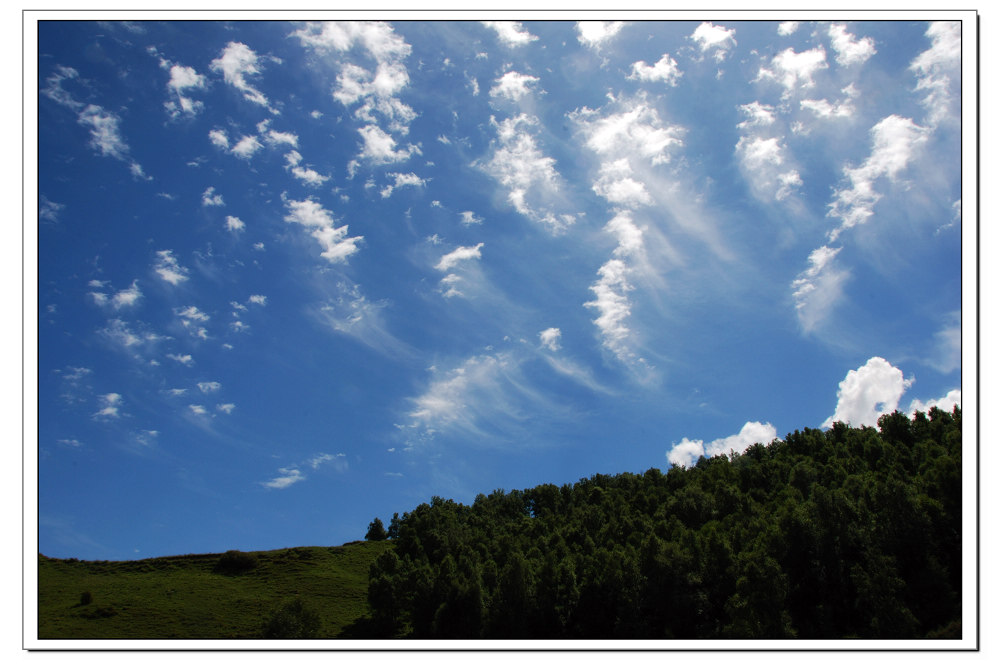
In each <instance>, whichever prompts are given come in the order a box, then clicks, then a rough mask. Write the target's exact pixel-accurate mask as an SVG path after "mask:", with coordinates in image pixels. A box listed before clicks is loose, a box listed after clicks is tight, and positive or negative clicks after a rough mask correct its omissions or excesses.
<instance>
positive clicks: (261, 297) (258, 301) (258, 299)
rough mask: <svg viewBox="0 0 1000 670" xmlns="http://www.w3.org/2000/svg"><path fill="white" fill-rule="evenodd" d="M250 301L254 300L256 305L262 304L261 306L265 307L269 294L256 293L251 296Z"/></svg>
mask: <svg viewBox="0 0 1000 670" xmlns="http://www.w3.org/2000/svg"><path fill="white" fill-rule="evenodd" d="M250 302H252V303H253V304H255V305H260V306H261V307H263V306H264V305H266V304H267V296H266V295H257V294H254V295H252V296H250Z"/></svg>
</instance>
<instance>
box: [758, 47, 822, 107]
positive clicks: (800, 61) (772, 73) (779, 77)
mask: <svg viewBox="0 0 1000 670" xmlns="http://www.w3.org/2000/svg"><path fill="white" fill-rule="evenodd" d="M827 67H829V66H828V65H827V63H826V51H825V50H824V49H823V47H816V48H815V49H810V50H808V51H803V52H801V53H796V52H795V50H794V49H792V48H791V47H789V48H787V49H785V50H784V51H782V52H781V53H780V54H778V55H777V56H775V57H774V58H772V59H771V67H770V68H765V67H761V68H760V70H759V71H758V73H757V80H758V81H760V80H763V79H772V80H774V81H777V82H778V83H779V84H781V85H782V86H783V87H784V88H785V93H784V96H783V97H786V98H787V97H789V96H791V94H792V92H793V91H794V90H795V89H796V88H812V87H813V86H815V82H814V81H813V75H814V74H815V73H816V72H818V71H819V70H824V69H826V68H827Z"/></svg>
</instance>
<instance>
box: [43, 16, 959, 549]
mask: <svg viewBox="0 0 1000 670" xmlns="http://www.w3.org/2000/svg"><path fill="white" fill-rule="evenodd" d="M966 27H967V29H968V26H966ZM961 31H962V24H961V23H960V22H947V21H946V22H938V23H929V22H924V21H910V20H906V21H903V20H893V21H871V22H865V21H858V22H855V21H840V22H812V21H802V22H798V23H794V22H781V21H773V22H771V21H725V20H721V19H720V20H713V21H703V20H694V21H655V22H653V21H632V22H625V23H618V22H610V23H604V22H587V23H583V24H577V23H575V22H572V21H552V22H532V21H525V22H521V23H496V24H491V23H484V22H479V21H461V22H460V21H427V22H419V21H418V22H413V21H410V22H358V23H321V22H314V23H310V22H281V21H253V22H240V21H233V22H223V21H219V22H215V21H197V22H191V21H171V20H166V21H136V22H98V21H73V22H62V21H43V22H41V23H39V25H38V63H37V68H38V70H37V78H38V99H37V104H38V145H37V148H38V228H37V231H38V239H37V243H38V281H37V309H38V320H37V321H38V366H37V375H38V379H37V381H38V419H39V421H38V533H39V551H41V552H42V553H44V554H46V555H50V556H59V557H69V556H75V557H78V558H87V559H129V558H139V557H146V556H157V555H167V554H181V553H200V552H217V551H224V550H227V549H232V548H238V549H244V550H252V549H271V548H279V547H284V546H297V545H316V544H319V545H332V544H340V543H343V542H346V541H350V540H354V539H359V538H361V537H362V536H363V535H364V533H365V529H366V527H367V524H368V522H369V521H371V519H372V518H373V517H375V516H379V517H381V518H382V519H383V520H384V521H388V519H389V517H391V515H392V513H393V512H400V513H402V512H404V511H407V510H410V509H412V508H413V507H415V506H416V505H417V504H419V503H421V502H424V501H427V500H429V499H430V497H431V496H434V495H438V496H442V497H445V498H454V499H456V500H458V501H461V502H467V503H470V502H471V501H472V499H473V498H474V497H475V495H476V494H477V493H480V492H486V493H488V492H490V491H492V490H494V489H508V490H509V489H512V488H526V487H530V486H534V485H536V484H541V483H545V482H553V483H556V484H563V483H573V482H576V481H577V480H579V479H580V478H583V477H589V476H591V475H593V474H595V473H598V472H603V473H616V472H623V471H631V472H643V471H645V470H647V469H649V468H653V467H655V468H660V469H661V470H666V469H667V468H669V467H671V466H673V465H675V464H677V465H687V464H691V463H693V462H694V461H696V460H697V457H698V456H700V455H709V456H710V455H714V454H717V453H729V451H730V450H735V451H737V452H738V451H740V450H742V449H743V448H745V447H746V446H747V445H748V444H751V443H753V442H756V441H760V442H765V443H766V442H768V441H770V440H771V439H774V438H775V437H783V436H784V435H785V434H786V433H788V432H791V431H793V430H796V429H801V428H803V427H807V426H809V427H822V426H824V425H829V424H830V423H831V422H832V421H835V420H842V421H846V422H849V423H852V424H854V425H862V424H865V425H872V424H873V423H874V422H875V421H876V419H877V416H878V414H879V413H880V412H883V411H892V410H894V409H897V408H898V409H901V410H904V411H912V410H915V409H923V408H926V407H928V406H930V405H932V404H938V405H945V406H948V407H949V408H950V406H951V405H952V404H954V403H958V404H961V392H962V376H961V373H962V368H961V362H962V361H961V354H962V350H961V329H960V326H961V323H962V220H961V213H962V197H963V191H962V172H961V166H962V162H961V161H962V153H961V148H962V147H961V139H962V137H961V131H962V125H961V113H962V109H961V103H962V98H961V85H962V79H961V53H962V52H961V49H962V39H961V38H962V34H961ZM967 176H968V175H967Z"/></svg>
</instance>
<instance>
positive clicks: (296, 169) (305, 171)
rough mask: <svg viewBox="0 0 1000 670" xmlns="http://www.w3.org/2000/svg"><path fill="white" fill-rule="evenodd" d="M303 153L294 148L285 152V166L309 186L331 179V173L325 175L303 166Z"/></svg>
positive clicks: (319, 184) (318, 184)
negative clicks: (301, 163)
mask: <svg viewBox="0 0 1000 670" xmlns="http://www.w3.org/2000/svg"><path fill="white" fill-rule="evenodd" d="M300 162H302V154H300V153H299V152H298V151H295V150H294V149H293V150H292V151H289V152H288V153H287V154H285V167H286V168H287V169H288V170H290V171H291V173H292V175H293V176H294V177H295V178H296V179H298V180H300V181H302V182H303V183H305V184H306V185H308V186H322V185H323V182H325V181H327V180H328V179H330V176H329V175H323V174H320V173H318V172H316V170H313V169H312V168H309V167H302V166H301V165H299V163H300Z"/></svg>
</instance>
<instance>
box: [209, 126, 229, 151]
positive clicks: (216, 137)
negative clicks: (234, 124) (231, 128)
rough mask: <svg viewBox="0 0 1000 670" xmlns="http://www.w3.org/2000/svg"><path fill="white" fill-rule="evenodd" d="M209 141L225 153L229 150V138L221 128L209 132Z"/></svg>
mask: <svg viewBox="0 0 1000 670" xmlns="http://www.w3.org/2000/svg"><path fill="white" fill-rule="evenodd" d="M208 139H209V140H210V141H211V142H212V144H214V145H215V146H216V147H218V148H220V149H223V150H225V151H228V150H229V136H228V135H226V131H225V130H221V129H219V128H213V129H212V130H210V131H208Z"/></svg>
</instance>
